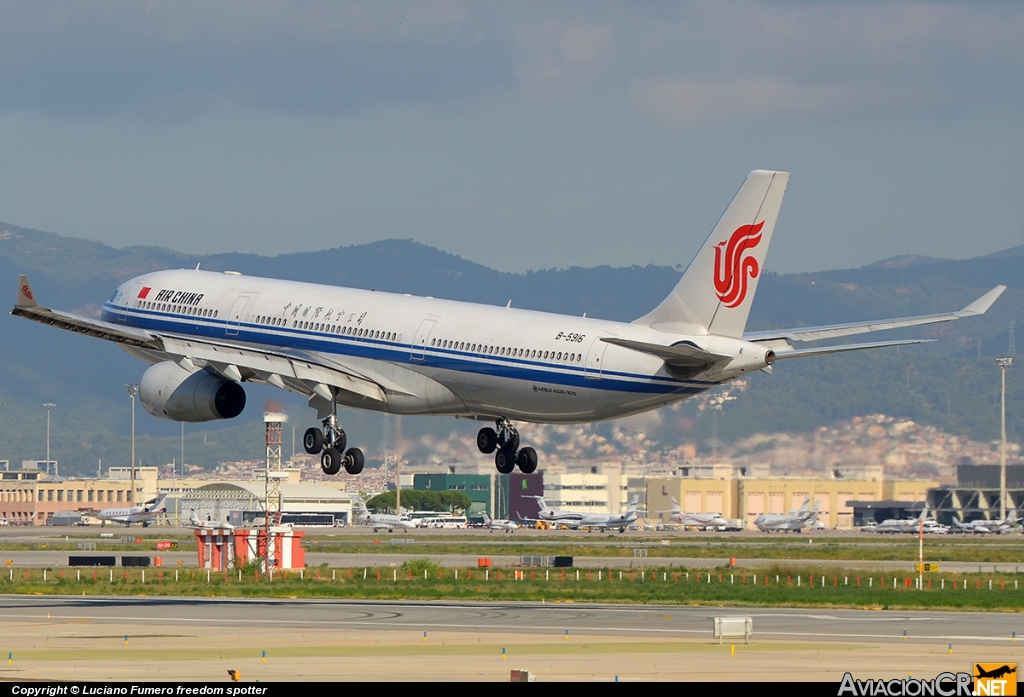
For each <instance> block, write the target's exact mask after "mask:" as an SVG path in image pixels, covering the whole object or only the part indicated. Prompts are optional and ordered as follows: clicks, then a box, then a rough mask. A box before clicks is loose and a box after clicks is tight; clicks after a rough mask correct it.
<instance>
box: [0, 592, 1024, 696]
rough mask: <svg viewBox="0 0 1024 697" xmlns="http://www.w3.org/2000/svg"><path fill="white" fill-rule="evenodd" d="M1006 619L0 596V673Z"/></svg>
mask: <svg viewBox="0 0 1024 697" xmlns="http://www.w3.org/2000/svg"><path fill="white" fill-rule="evenodd" d="M737 615H738V616H745V617H746V616H749V617H752V618H753V623H754V642H753V643H752V644H750V645H746V644H743V643H741V642H742V639H740V640H739V641H737V640H735V639H733V640H732V642H736V643H735V644H730V642H729V641H727V642H726V643H725V644H724V645H721V646H720V645H719V644H718V642H717V641H716V640H714V639H713V638H712V620H713V618H714V617H716V616H737ZM904 630H906V632H907V634H906V639H904ZM1014 631H1017V632H1024V618H1022V616H1021V615H1019V614H1007V613H948V612H881V611H867V610H801V609H777V608H750V609H744V608H726V607H679V606H649V605H647V606H629V605H577V604H571V603H564V604H563V603H558V604H543V603H472V602H465V603H464V602H458V603H453V602H437V603H433V602H373V601H351V602H350V601H345V602H339V601H318V600H293V599H249V600H242V599H225V598H163V597H160V598H139V597H133V598H124V597H99V598H97V597H68V596H61V597H56V596H2V597H0V636H3V637H4V640H3V644H4V645H3V646H2V647H0V649H2V650H3V651H11V654H12V656H13V660H12V665H10V666H2V665H0V679H29V678H33V679H78V680H86V679H97V680H138V681H142V680H147V679H160V680H210V681H220V680H224V679H226V675H227V673H226V671H227V670H228V669H234V670H241V671H242V674H243V680H251V679H260V680H325V679H330V680H344V679H362V680H373V679H376V680H381V679H387V680H409V681H414V680H415V681H424V680H507V679H508V675H509V670H510V669H511V668H525V669H529V670H532V671H534V672H535V673H537V674H538V675H539V678H538V679H540V680H565V681H582V680H613V679H615V678H616V677H619V678H620V679H635V680H661V679H664V680H686V679H700V680H729V681H735V680H759V681H763V680H828V681H838V680H839V679H840V678H841V677H842V674H843V672H845V671H847V670H851V671H854V672H855V674H857V675H858V676H859V677H883V678H889V677H901V676H902V677H906V675H907V673H908V672H913V673H914V674H915V675H922V676H924V675H928V674H932V675H935V674H937V673H938V672H941V671H943V670H950V669H952V670H966V669H968V668H969V665H970V662H971V661H973V660H986V661H987V660H993V661H994V660H1004V661H1024V646H1021V645H1018V644H1016V643H1013V642H1012V641H1011V637H1012V633H1013V632H1014ZM950 644H953V646H954V647H955V655H954V656H952V657H951V656H950V655H949V654H948V648H947V647H948V646H949V645H950ZM732 646H735V654H733V651H732ZM264 651H265V652H266V656H268V657H269V658H268V659H266V661H265V662H264V660H263V658H262V652H264ZM506 657H507V658H508V659H509V660H507V661H506Z"/></svg>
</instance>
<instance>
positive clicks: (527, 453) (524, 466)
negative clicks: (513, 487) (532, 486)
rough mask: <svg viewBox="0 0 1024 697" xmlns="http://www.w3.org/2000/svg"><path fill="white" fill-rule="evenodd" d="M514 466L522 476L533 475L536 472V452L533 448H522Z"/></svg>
mask: <svg viewBox="0 0 1024 697" xmlns="http://www.w3.org/2000/svg"><path fill="white" fill-rule="evenodd" d="M516 466H517V467H518V468H519V471H520V472H522V473H523V474H533V473H534V472H536V471H537V451H536V450H534V449H533V448H529V447H527V448H523V449H522V450H520V451H519V455H517V456H516Z"/></svg>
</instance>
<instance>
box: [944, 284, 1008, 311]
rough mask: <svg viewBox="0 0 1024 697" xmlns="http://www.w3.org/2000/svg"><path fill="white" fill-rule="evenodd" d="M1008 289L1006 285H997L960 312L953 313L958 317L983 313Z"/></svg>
mask: <svg viewBox="0 0 1024 697" xmlns="http://www.w3.org/2000/svg"><path fill="white" fill-rule="evenodd" d="M1004 290H1006V286H996V287H995V288H993V289H992V290H990V291H989V292H987V293H985V294H984V295H983V296H981V297H980V298H978V299H977V300H975V301H974V302H972V303H971V304H970V305H968V306H967V307H965V308H964V309H962V310H960V312H954V313H953V314H954V315H956V316H957V317H971V316H973V315H983V314H985V312H986V311H988V308H990V307H992V303H994V302H995V301H996V298H998V297H999V296H1000V295H1002V294H1003V291H1004Z"/></svg>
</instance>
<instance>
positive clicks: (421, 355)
mask: <svg viewBox="0 0 1024 697" xmlns="http://www.w3.org/2000/svg"><path fill="white" fill-rule="evenodd" d="M435 324H437V320H436V319H425V320H423V321H422V322H421V323H420V328H419V329H417V330H416V335H415V336H414V337H413V338H412V352H411V353H410V354H409V360H410V361H413V362H415V363H422V362H423V361H424V360H425V359H426V356H427V342H429V341H430V333H431V332H433V331H434V325H435Z"/></svg>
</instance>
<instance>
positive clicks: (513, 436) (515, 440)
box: [501, 429, 519, 450]
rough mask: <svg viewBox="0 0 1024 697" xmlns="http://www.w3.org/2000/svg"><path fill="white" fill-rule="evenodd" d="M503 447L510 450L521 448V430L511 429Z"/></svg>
mask: <svg viewBox="0 0 1024 697" xmlns="http://www.w3.org/2000/svg"><path fill="white" fill-rule="evenodd" d="M501 447H502V448H507V449H509V450H519V431H516V430H514V429H513V430H510V432H509V434H508V435H507V436H506V438H505V442H504V443H503V444H502V446H501Z"/></svg>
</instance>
